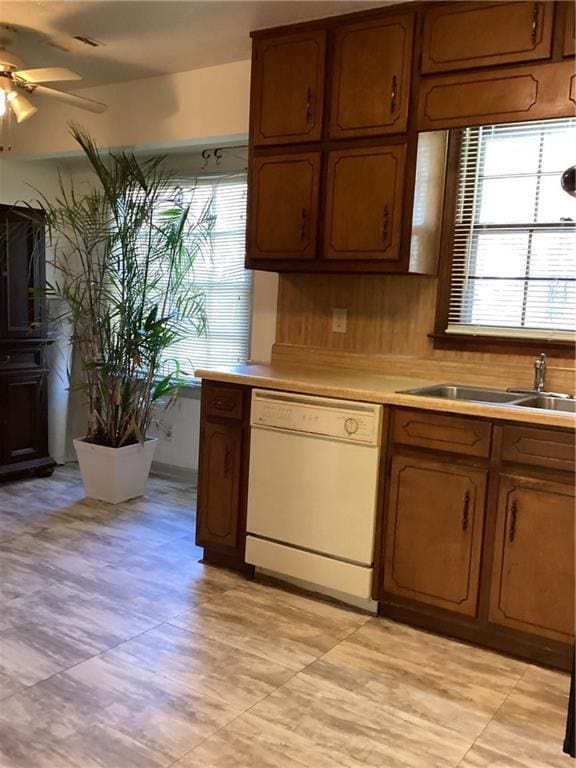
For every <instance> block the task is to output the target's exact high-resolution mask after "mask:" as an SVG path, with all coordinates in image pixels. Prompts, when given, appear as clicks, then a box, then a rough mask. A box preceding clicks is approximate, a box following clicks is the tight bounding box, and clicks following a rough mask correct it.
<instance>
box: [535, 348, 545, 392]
mask: <svg viewBox="0 0 576 768" xmlns="http://www.w3.org/2000/svg"><path fill="white" fill-rule="evenodd" d="M545 385H546V355H545V354H544V352H542V354H540V355H539V356H538V357H537V358H536V360H534V390H535V391H536V392H544V387H545Z"/></svg>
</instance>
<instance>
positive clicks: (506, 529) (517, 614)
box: [489, 475, 575, 643]
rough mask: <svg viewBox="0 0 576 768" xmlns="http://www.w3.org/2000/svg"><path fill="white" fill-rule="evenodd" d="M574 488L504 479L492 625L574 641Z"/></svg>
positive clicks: (502, 482) (492, 593) (506, 477)
mask: <svg viewBox="0 0 576 768" xmlns="http://www.w3.org/2000/svg"><path fill="white" fill-rule="evenodd" d="M574 519H575V509H574V487H573V485H569V484H560V483H556V482H550V481H545V480H540V479H536V478H527V477H516V476H506V475H504V476H502V477H501V478H500V486H499V496H498V512H497V522H496V535H495V545H494V546H495V549H494V568H493V575H492V591H491V598H490V613H489V617H490V621H491V622H493V623H495V624H499V625H503V626H506V627H512V628H514V629H519V630H521V631H523V632H528V633H532V634H536V635H539V636H541V637H546V638H551V639H553V640H559V641H563V642H566V643H569V642H571V641H573V639H574V618H575V617H574V601H575V594H574V542H575V529H574Z"/></svg>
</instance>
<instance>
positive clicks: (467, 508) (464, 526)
mask: <svg viewBox="0 0 576 768" xmlns="http://www.w3.org/2000/svg"><path fill="white" fill-rule="evenodd" d="M469 518H470V491H466V493H465V494H464V506H463V509H462V530H463V531H467V530H468V523H469V522H470V519H469Z"/></svg>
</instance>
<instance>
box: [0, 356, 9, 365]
mask: <svg viewBox="0 0 576 768" xmlns="http://www.w3.org/2000/svg"><path fill="white" fill-rule="evenodd" d="M10 359H11V358H10V355H3V356H2V360H0V362H1V363H2V365H6V364H7V363H9V362H10Z"/></svg>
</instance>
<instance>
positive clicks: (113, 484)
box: [74, 437, 158, 504]
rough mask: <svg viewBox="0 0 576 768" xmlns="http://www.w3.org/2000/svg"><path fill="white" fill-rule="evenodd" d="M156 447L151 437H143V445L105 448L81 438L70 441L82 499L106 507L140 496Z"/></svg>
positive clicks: (155, 440) (153, 438)
mask: <svg viewBox="0 0 576 768" xmlns="http://www.w3.org/2000/svg"><path fill="white" fill-rule="evenodd" d="M157 443H158V440H157V439H156V438H155V437H147V438H146V440H145V441H144V444H143V445H141V444H140V443H136V445H125V446H123V447H122V448H107V447H106V446H103V445H94V443H88V442H86V439H85V438H79V439H77V440H74V448H75V449H76V454H77V456H78V463H79V464H80V474H81V475H82V481H83V483H84V490H85V492H86V496H88V498H90V499H98V500H100V501H107V502H108V503H109V504H121V503H122V502H123V501H128V499H135V498H136V497H137V496H142V494H143V493H144V489H145V488H146V481H147V480H148V475H149V473H150V466H151V464H152V457H153V456H154V450H155V449H156V444H157Z"/></svg>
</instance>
